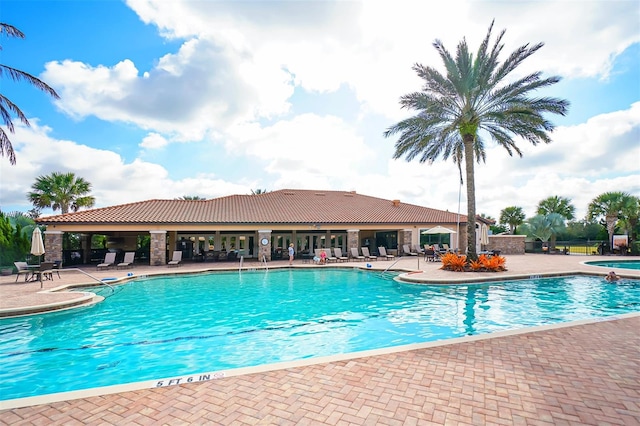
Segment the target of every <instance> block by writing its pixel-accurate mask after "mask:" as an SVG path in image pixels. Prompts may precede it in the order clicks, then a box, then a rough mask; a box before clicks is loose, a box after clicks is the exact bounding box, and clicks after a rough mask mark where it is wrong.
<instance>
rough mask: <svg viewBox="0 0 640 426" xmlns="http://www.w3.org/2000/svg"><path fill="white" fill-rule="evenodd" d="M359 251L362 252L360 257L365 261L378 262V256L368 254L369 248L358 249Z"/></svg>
mask: <svg viewBox="0 0 640 426" xmlns="http://www.w3.org/2000/svg"><path fill="white" fill-rule="evenodd" d="M360 250H362V255H363V256H364V259H365V260H378V256H374V255H372V254H371V253H369V247H360Z"/></svg>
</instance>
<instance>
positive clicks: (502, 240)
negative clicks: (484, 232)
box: [487, 235, 526, 254]
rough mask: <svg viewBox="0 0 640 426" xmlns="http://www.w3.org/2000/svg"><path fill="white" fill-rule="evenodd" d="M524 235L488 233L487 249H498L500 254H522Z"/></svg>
mask: <svg viewBox="0 0 640 426" xmlns="http://www.w3.org/2000/svg"><path fill="white" fill-rule="evenodd" d="M525 238H526V236H525V235H489V245H488V246H487V250H500V254H524V240H525Z"/></svg>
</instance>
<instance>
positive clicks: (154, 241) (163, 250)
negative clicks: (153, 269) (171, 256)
mask: <svg viewBox="0 0 640 426" xmlns="http://www.w3.org/2000/svg"><path fill="white" fill-rule="evenodd" d="M149 234H151V243H150V244H149V264H150V265H155V266H160V265H165V264H166V263H167V231H149Z"/></svg>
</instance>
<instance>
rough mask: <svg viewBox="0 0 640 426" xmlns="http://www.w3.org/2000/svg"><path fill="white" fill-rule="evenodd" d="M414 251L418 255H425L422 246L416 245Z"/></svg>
mask: <svg viewBox="0 0 640 426" xmlns="http://www.w3.org/2000/svg"><path fill="white" fill-rule="evenodd" d="M413 251H414V252H416V253H418V254H424V249H423V248H421V247H420V244H414V246H413Z"/></svg>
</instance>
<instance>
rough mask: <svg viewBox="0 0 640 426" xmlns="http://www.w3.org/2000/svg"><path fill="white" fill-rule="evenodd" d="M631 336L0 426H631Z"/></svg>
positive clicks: (162, 393)
mask: <svg viewBox="0 0 640 426" xmlns="http://www.w3.org/2000/svg"><path fill="white" fill-rule="evenodd" d="M634 275H635V274H634ZM0 296H1V295H0ZM639 329H640V315H639V314H631V315H626V316H624V317H623V318H619V319H615V318H612V319H609V320H606V321H597V322H592V323H588V324H580V325H573V326H570V327H562V328H551V329H548V330H542V331H535V332H527V333H521V334H514V335H508V336H500V337H492V338H482V339H478V340H474V341H469V342H463V343H455V344H447V345H442V346H436V347H430V348H424V349H417V350H409V351H403V352H395V353H389V354H383V355H377V356H369V357H362V358H355V359H350V360H344V361H335V362H330V363H323V364H315V365H308V366H301V367H292V368H287V369H282V370H275V371H267V372H260V373H252V374H245V375H238V376H232V377H225V378H221V379H218V380H212V381H208V382H200V383H191V384H184V385H179V386H170V387H164V388H157V389H145V390H136V391H130V392H122V393H117V394H111V395H104V396H91V397H86V398H82V399H76V400H69V401H61V402H54V403H50V404H43V405H37V406H32V407H24V408H16V409H11V410H3V411H0V424H2V425H31V424H33V425H40V424H42V425H45V424H46V425H74V424H77V425H80V424H95V425H105V424H108V425H110V424H118V425H125V424H126V425H136V424H139V425H156V424H167V425H185V424H198V425H204V424H212V425H215V424H221V425H230V424H238V425H245V424H246V425H325V424H326V425H375V424H385V425H411V424H425V425H428V424H452V425H460V424H463V425H464V424H468V425H483V424H499V425H512V424H522V425H563V424H566V425H584V424H588V425H596V424H602V425H639V424H640V333H638V330H639Z"/></svg>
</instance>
